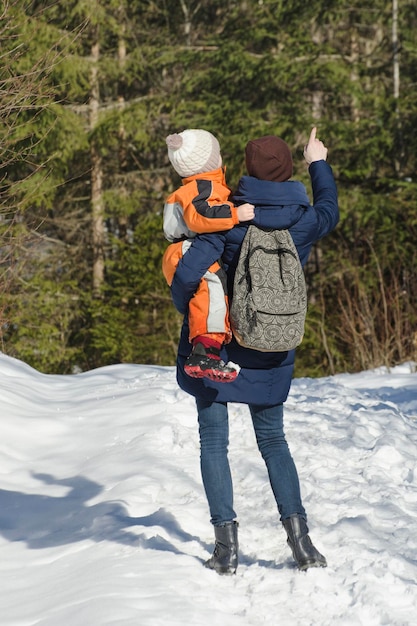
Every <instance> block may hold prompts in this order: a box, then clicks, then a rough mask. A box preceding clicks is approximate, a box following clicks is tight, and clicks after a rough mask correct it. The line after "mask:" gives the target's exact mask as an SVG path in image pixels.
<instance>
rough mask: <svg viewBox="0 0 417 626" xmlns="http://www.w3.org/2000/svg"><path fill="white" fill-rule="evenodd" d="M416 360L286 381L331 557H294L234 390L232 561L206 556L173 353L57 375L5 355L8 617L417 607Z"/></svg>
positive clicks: (244, 619) (312, 619)
mask: <svg viewBox="0 0 417 626" xmlns="http://www.w3.org/2000/svg"><path fill="white" fill-rule="evenodd" d="M414 370H415V366H414V364H411V363H408V364H404V365H402V366H400V367H396V368H394V369H393V370H391V371H390V372H388V371H386V370H385V369H378V370H376V371H371V372H364V373H361V374H357V375H347V374H346V375H338V376H334V377H329V378H321V379H307V378H303V379H296V380H295V381H294V383H293V386H292V390H291V393H290V397H289V399H288V402H287V404H286V413H285V416H286V418H285V419H286V432H287V438H288V441H289V444H290V447H291V450H292V453H293V456H294V458H295V460H296V464H297V467H298V471H299V475H300V482H301V488H302V493H303V498H304V504H305V507H306V509H307V512H308V515H309V525H310V533H311V536H312V539H313V541H314V543H315V544H316V545H317V547H318V548H319V549H320V550H321V551H322V552H323V553H324V554H325V556H326V557H327V560H328V567H327V568H326V569H316V570H314V569H312V570H308V571H307V572H299V571H298V570H297V569H296V567H295V564H294V562H293V560H292V557H291V554H290V550H289V548H288V546H287V545H286V537H285V533H284V531H283V529H282V527H281V525H280V523H279V521H278V514H277V511H276V508H275V503H274V500H273V498H272V494H271V491H270V488H269V483H268V480H267V476H266V470H265V467H264V465H263V461H262V460H261V458H260V456H259V453H258V451H257V448H256V444H255V440H254V435H253V431H252V427H251V421H250V417H249V413H248V410H247V407H245V406H243V405H238V404H236V405H232V406H231V410H230V422H231V445H230V460H231V465H232V472H233V476H234V483H235V509H236V510H237V512H238V515H239V517H238V519H239V523H240V529H239V530H240V535H239V537H240V548H241V551H240V565H239V568H238V571H237V574H236V576H231V577H225V576H218V575H217V574H216V573H214V572H212V571H209V570H207V569H205V568H204V567H203V566H202V563H203V561H204V560H205V559H207V558H208V557H209V556H210V554H211V551H212V548H213V530H212V527H211V525H210V523H209V514H208V510H207V505H206V500H205V496H204V493H203V489H202V485H201V480H200V470H199V447H198V437H197V427H196V413H195V409H194V402H193V399H192V398H191V397H189V396H187V395H186V394H185V393H183V392H182V391H180V390H179V389H178V387H177V384H176V381H175V371H174V369H173V368H169V367H154V366H143V365H115V366H111V367H105V368H101V369H98V370H94V371H90V372H86V373H83V374H77V375H74V376H51V375H45V374H41V373H39V372H37V371H35V370H33V369H31V368H30V367H29V366H27V365H26V364H24V363H22V362H20V361H17V360H14V359H11V358H9V357H7V356H4V355H0V407H1V420H0V555H1V556H0V623H1V626H32V625H33V626H35V625H36V626H107V625H112V626H184V625H190V626H251V625H253V626H261V625H263V624H267V625H268V626H270V625H271V626H275V625H276V626H308V625H311V626H358V625H364V626H380V625H381V626H382V625H384V626H411V625H414V624H416V623H417V616H416V615H417V613H416V611H417V489H416V486H417V477H416V457H417V374H416V373H415V372H414Z"/></svg>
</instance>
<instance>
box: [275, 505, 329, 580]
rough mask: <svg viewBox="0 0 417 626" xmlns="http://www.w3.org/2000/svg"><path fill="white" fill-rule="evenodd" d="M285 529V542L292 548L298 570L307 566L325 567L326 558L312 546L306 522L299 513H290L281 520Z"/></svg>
mask: <svg viewBox="0 0 417 626" xmlns="http://www.w3.org/2000/svg"><path fill="white" fill-rule="evenodd" d="M282 524H283V526H284V528H285V530H286V531H287V535H288V539H287V543H288V545H289V546H290V548H291V550H292V554H293V557H294V560H295V561H296V563H297V565H298V568H299V569H300V570H306V569H308V568H309V567H326V566H327V562H326V559H325V558H324V556H323V555H322V554H320V552H319V551H318V550H317V549H316V548H315V547H314V545H313V543H312V541H311V539H310V537H309V534H308V526H307V522H306V520H305V519H304V517H302V516H301V515H298V514H297V515H291V516H290V517H288V518H287V519H284V520H283V522H282Z"/></svg>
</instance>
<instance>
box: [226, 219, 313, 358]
mask: <svg viewBox="0 0 417 626" xmlns="http://www.w3.org/2000/svg"><path fill="white" fill-rule="evenodd" d="M306 313H307V290H306V284H305V278H304V272H303V268H302V267H301V263H300V258H299V256H298V252H297V249H296V247H295V245H294V242H293V240H292V237H291V234H290V233H289V231H288V230H275V229H274V230H263V229H261V228H258V227H257V226H254V225H251V226H249V228H248V231H247V233H246V235H245V238H244V240H243V243H242V247H241V250H240V256H239V261H238V264H237V268H236V274H235V279H234V287H233V300H232V304H231V308H230V318H231V325H232V330H233V334H234V336H235V338H236V340H237V342H238V343H239V344H240V345H242V346H244V347H246V348H252V349H253V350H260V351H263V352H286V351H287V350H292V349H293V348H296V347H297V346H298V345H299V344H300V343H301V341H302V339H303V335H304V323H305V318H306Z"/></svg>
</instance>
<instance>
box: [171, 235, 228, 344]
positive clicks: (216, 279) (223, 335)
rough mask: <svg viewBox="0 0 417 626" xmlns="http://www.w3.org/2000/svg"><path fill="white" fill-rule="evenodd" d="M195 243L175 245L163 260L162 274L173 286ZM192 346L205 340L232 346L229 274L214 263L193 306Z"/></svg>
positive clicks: (190, 322) (190, 305)
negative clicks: (182, 263)
mask: <svg viewBox="0 0 417 626" xmlns="http://www.w3.org/2000/svg"><path fill="white" fill-rule="evenodd" d="M191 243H192V241H191V240H189V239H187V240H185V241H180V242H178V243H173V244H171V245H170V246H168V248H167V249H166V251H165V253H164V256H163V259H162V271H163V274H164V276H165V279H166V281H167V283H168V285H171V284H172V281H173V279H174V275H175V270H176V269H177V265H178V263H179V261H180V260H181V259H182V257H183V256H184V254H186V253H187V250H188V248H189V247H190V245H191ZM188 317H189V326H190V336H189V340H190V343H193V344H194V343H195V340H196V339H197V338H198V337H199V336H201V335H204V336H207V337H209V338H211V339H213V340H214V341H216V342H218V344H219V346H218V347H219V348H220V347H221V345H222V344H223V343H229V341H230V339H231V337H232V332H231V329H230V322H229V309H228V300H227V295H226V293H225V274H224V270H223V269H222V268H221V267H220V265H219V263H213V265H212V266H211V267H210V268H209V269H208V271H207V272H206V273H205V275H204V276H203V278H202V279H201V281H200V284H199V286H198V289H197V291H196V293H195V294H194V296H193V297H192V298H191V300H190V303H189V315H188Z"/></svg>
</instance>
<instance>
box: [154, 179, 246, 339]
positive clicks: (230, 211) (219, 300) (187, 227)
mask: <svg viewBox="0 0 417 626" xmlns="http://www.w3.org/2000/svg"><path fill="white" fill-rule="evenodd" d="M182 182H183V185H182V186H181V187H179V189H177V190H176V191H174V192H173V193H172V194H171V195H170V196H169V197H168V198H167V201H166V203H165V207H164V233H165V236H166V238H167V239H168V240H169V241H173V242H175V243H172V244H171V245H170V246H168V248H167V250H166V251H165V254H164V257H163V260H162V271H163V273H164V276H165V278H166V280H167V283H168V285H171V283H172V281H173V278H174V274H175V270H176V268H177V265H178V263H179V261H180V259H181V258H182V257H183V255H184V254H186V253H187V250H188V248H189V247H190V246H191V244H192V238H193V237H195V236H196V234H199V233H213V232H220V231H223V230H229V229H230V228H233V226H235V224H238V222H239V219H238V216H237V208H236V207H235V206H234V205H233V203H232V202H230V201H229V200H228V198H229V195H230V189H229V188H228V187H227V185H226V181H225V176H224V171H223V169H222V168H221V167H220V168H218V169H217V170H212V171H210V172H204V173H203V174H195V175H194V176H189V177H188V178H183V180H182ZM222 273H224V270H223V269H222V267H221V266H220V264H219V263H217V262H216V263H213V265H211V266H210V267H209V268H208V270H207V272H206V274H205V275H204V276H203V278H202V279H201V281H200V285H199V287H198V289H197V291H196V293H195V294H194V296H193V298H192V299H191V300H190V304H189V326H190V337H189V340H190V342H192V340H193V339H194V338H195V337H197V336H199V335H207V334H209V335H210V336H211V337H212V339H215V340H217V341H218V342H219V343H228V342H229V341H230V339H231V336H232V333H231V329H230V323H229V311H228V298H227V294H226V293H225V291H224V285H225V284H226V281H225V280H224V279H223V280H222V279H221V274H222Z"/></svg>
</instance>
